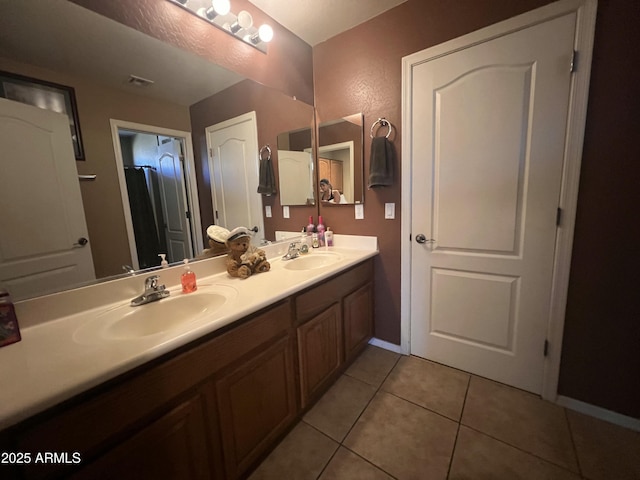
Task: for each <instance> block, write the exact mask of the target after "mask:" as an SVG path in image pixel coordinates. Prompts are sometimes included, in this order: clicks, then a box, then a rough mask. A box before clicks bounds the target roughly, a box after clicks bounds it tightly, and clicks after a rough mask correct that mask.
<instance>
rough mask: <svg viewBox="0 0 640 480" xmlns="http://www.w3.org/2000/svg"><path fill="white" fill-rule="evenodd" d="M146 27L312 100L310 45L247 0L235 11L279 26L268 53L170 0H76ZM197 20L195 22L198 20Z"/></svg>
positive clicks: (234, 4)
mask: <svg viewBox="0 0 640 480" xmlns="http://www.w3.org/2000/svg"><path fill="white" fill-rule="evenodd" d="M71 1H73V2H74V3H77V4H78V5H82V6H83V7H86V8H88V9H90V10H93V11H94V12H97V13H100V14H101V15H104V16H106V17H109V18H112V19H113V20H116V21H118V22H120V23H122V24H124V25H128V26H130V27H132V28H135V29H137V30H139V31H141V32H144V33H146V34H148V35H150V36H152V37H155V38H157V39H159V40H162V41H165V42H167V43H170V44H173V45H175V46H177V47H179V48H182V49H184V50H187V51H190V52H192V53H195V54H196V55H199V56H201V57H203V58H206V59H207V60H210V61H211V62H213V63H216V64H218V65H220V66H221V67H224V68H227V69H229V70H232V71H234V72H236V73H239V74H241V75H244V76H245V77H247V78H250V79H252V80H255V81H256V82H259V83H262V84H264V85H268V86H270V87H273V88H276V89H278V90H279V91H281V92H284V93H286V94H287V95H289V96H292V97H297V98H298V99H300V100H302V101H303V102H306V103H309V104H312V103H313V74H312V68H313V67H312V62H311V47H310V46H309V45H308V44H306V43H305V42H303V41H302V40H300V39H299V38H298V37H296V36H295V35H294V34H293V33H291V32H290V31H289V30H287V29H286V28H284V27H282V26H281V25H280V24H278V23H277V22H275V21H274V20H273V19H272V18H270V17H268V16H267V15H265V13H264V12H263V11H262V10H260V9H258V8H257V7H256V6H255V5H253V4H252V3H250V2H249V1H248V0H234V1H233V2H232V11H233V12H236V13H237V12H239V11H240V10H246V11H248V12H249V13H250V14H251V15H252V17H253V20H254V23H255V24H256V25H260V24H262V23H265V22H266V23H269V25H271V27H272V28H273V31H274V37H273V40H272V41H271V42H270V43H269V45H268V48H267V53H266V54H265V53H263V52H261V51H259V50H257V49H255V48H253V47H252V46H251V45H248V44H246V43H244V42H242V41H238V40H237V39H236V38H233V37H232V36H231V35H229V34H228V33H226V32H224V31H222V30H221V29H219V28H217V27H214V26H213V25H210V24H208V22H206V21H204V20H201V19H196V18H194V14H192V13H191V12H188V11H186V10H185V9H183V8H181V7H180V6H179V5H176V4H174V3H172V2H169V1H167V0H135V8H132V2H131V0H110V1H108V2H105V1H104V0H71ZM194 20H196V21H194Z"/></svg>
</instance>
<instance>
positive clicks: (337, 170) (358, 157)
mask: <svg viewBox="0 0 640 480" xmlns="http://www.w3.org/2000/svg"><path fill="white" fill-rule="evenodd" d="M363 136H364V126H363V116H362V113H355V114H353V115H348V116H346V117H342V118H338V119H334V120H329V121H323V122H321V123H320V124H319V126H318V181H319V182H320V183H321V185H320V191H319V198H320V202H321V203H322V204H326V205H333V204H336V205H337V204H354V203H364V162H363V154H364V153H363V152H364V146H363Z"/></svg>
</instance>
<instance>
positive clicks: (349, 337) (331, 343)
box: [295, 259, 373, 409]
mask: <svg viewBox="0 0 640 480" xmlns="http://www.w3.org/2000/svg"><path fill="white" fill-rule="evenodd" d="M372 279H373V259H369V260H366V261H365V262H363V263H361V264H359V265H357V266H355V267H353V268H352V269H350V270H348V271H346V272H344V273H342V274H339V275H337V276H335V277H333V278H330V279H329V280H327V281H326V282H325V283H323V284H321V285H319V286H315V287H311V288H310V289H308V290H306V291H305V292H303V293H301V294H300V295H298V296H296V299H295V305H296V337H297V339H298V368H299V370H300V401H301V406H302V408H303V409H304V408H306V407H308V406H309V405H311V404H312V403H314V402H315V401H316V400H317V399H318V398H319V397H320V396H321V395H322V393H324V391H326V390H327V388H328V387H329V386H330V385H331V384H332V383H333V382H334V381H335V380H336V378H337V377H338V375H340V373H341V372H342V370H344V368H345V367H346V366H347V365H348V364H349V363H350V362H351V361H352V360H353V359H354V358H355V357H356V356H357V355H358V353H360V352H361V351H362V349H363V348H364V347H365V346H366V345H367V342H368V341H369V339H370V338H371V336H372V332H373V293H372V292H373V290H372Z"/></svg>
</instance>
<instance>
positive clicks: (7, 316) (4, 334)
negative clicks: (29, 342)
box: [0, 289, 22, 347]
mask: <svg viewBox="0 0 640 480" xmlns="http://www.w3.org/2000/svg"><path fill="white" fill-rule="evenodd" d="M21 338H22V337H21V336H20V327H19V326H18V318H17V317H16V310H15V308H14V307H13V301H12V300H11V297H10V296H9V292H7V291H6V290H4V289H0V347H4V346H5V345H10V344H12V343H16V342H19V341H20V340H21Z"/></svg>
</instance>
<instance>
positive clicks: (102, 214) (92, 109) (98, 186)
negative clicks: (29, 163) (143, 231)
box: [0, 57, 191, 278]
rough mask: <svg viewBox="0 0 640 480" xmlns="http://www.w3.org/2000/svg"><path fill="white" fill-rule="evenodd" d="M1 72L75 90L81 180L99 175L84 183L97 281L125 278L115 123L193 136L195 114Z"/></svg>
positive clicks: (39, 71) (28, 69) (24, 71)
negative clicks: (81, 147) (82, 152)
mask: <svg viewBox="0 0 640 480" xmlns="http://www.w3.org/2000/svg"><path fill="white" fill-rule="evenodd" d="M0 70H5V71H9V72H13V73H17V74H21V75H25V76H28V77H32V78H37V79H41V80H46V81H49V82H54V83H58V84H62V85H66V86H69V87H73V88H74V89H75V94H76V102H77V105H78V117H79V121H80V130H81V134H82V142H83V145H84V150H85V158H86V160H85V161H78V162H76V166H77V168H78V173H79V174H80V175H89V174H95V175H97V179H96V180H95V181H91V182H80V189H81V192H82V201H83V204H84V210H85V217H86V219H87V228H88V230H89V241H90V242H91V253H92V255H93V263H94V266H95V270H96V276H97V277H98V278H102V277H106V276H111V275H116V274H121V273H122V268H121V267H122V265H125V264H127V265H131V254H130V253H129V240H128V238H127V231H126V227H125V221H124V212H123V209H122V197H121V195H120V185H119V183H118V172H117V168H116V162H115V153H114V150H113V140H112V137H111V125H110V123H109V119H111V118H113V119H117V120H125V121H129V122H135V123H141V124H146V125H154V126H158V127H164V128H172V129H175V130H182V131H190V130H191V124H190V119H189V109H188V108H187V107H183V106H180V105H175V104H172V103H167V102H159V101H157V100H151V99H149V98H146V97H142V96H140V95H132V94H129V93H126V92H123V91H121V90H115V89H113V88H109V87H103V86H100V85H98V84H96V83H95V81H94V80H87V79H85V78H82V77H77V76H72V75H68V74H65V73H60V72H54V71H51V70H46V69H43V68H39V67H34V66H31V65H26V64H22V63H17V62H14V61H11V60H8V59H5V58H2V57H0Z"/></svg>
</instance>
